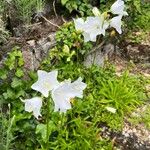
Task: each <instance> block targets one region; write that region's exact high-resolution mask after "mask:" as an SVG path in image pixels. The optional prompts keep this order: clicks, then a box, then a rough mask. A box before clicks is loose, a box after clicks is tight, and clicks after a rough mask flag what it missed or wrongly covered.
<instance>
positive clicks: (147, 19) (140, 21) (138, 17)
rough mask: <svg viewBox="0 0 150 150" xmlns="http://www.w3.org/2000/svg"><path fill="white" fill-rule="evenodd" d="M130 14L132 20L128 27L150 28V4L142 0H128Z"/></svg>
mask: <svg viewBox="0 0 150 150" xmlns="http://www.w3.org/2000/svg"><path fill="white" fill-rule="evenodd" d="M127 4H128V14H129V15H130V16H129V17H130V21H128V27H131V28H132V29H135V28H137V29H142V30H148V31H149V30H150V9H149V7H150V4H149V2H146V1H143V2H141V0H134V1H133V0H128V1H127Z"/></svg>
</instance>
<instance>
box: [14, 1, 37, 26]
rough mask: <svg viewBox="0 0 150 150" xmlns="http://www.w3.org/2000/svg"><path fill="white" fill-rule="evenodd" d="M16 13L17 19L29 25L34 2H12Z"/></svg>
mask: <svg viewBox="0 0 150 150" xmlns="http://www.w3.org/2000/svg"><path fill="white" fill-rule="evenodd" d="M13 2H14V5H15V7H16V13H17V16H18V19H20V20H21V21H22V22H23V23H25V24H30V22H31V16H32V15H33V8H34V6H35V1H34V0H14V1H13Z"/></svg>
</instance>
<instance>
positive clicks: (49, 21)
mask: <svg viewBox="0 0 150 150" xmlns="http://www.w3.org/2000/svg"><path fill="white" fill-rule="evenodd" d="M42 18H43V19H44V20H45V21H47V22H48V23H49V24H51V25H53V26H55V27H57V28H59V29H60V26H59V25H57V24H54V23H53V22H51V21H49V20H48V19H47V18H45V17H44V16H42Z"/></svg>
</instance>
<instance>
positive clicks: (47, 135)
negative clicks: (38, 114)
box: [46, 98, 51, 150]
mask: <svg viewBox="0 0 150 150" xmlns="http://www.w3.org/2000/svg"><path fill="white" fill-rule="evenodd" d="M50 100H51V98H50V99H48V100H47V116H46V124H47V128H46V131H47V132H46V150H48V147H49V116H50V105H51V103H50Z"/></svg>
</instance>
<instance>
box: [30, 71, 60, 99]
mask: <svg viewBox="0 0 150 150" xmlns="http://www.w3.org/2000/svg"><path fill="white" fill-rule="evenodd" d="M57 75H58V71H51V72H46V71H43V70H38V80H37V82H35V83H34V84H33V85H32V86H31V88H32V89H34V90H36V91H39V92H41V93H42V94H43V95H44V96H45V97H48V96H49V92H50V91H51V90H53V89H54V88H55V87H56V86H58V84H59V82H58V81H57Z"/></svg>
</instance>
